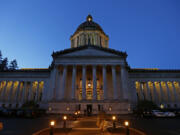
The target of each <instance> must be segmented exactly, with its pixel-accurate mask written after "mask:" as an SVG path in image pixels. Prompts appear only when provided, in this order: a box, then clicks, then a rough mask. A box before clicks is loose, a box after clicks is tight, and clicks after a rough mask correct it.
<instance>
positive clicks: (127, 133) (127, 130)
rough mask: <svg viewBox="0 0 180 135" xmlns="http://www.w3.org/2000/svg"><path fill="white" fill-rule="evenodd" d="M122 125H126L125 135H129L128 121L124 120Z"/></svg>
mask: <svg viewBox="0 0 180 135" xmlns="http://www.w3.org/2000/svg"><path fill="white" fill-rule="evenodd" d="M124 125H125V127H126V135H129V122H128V121H125V122H124Z"/></svg>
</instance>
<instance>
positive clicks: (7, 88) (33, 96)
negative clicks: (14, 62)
mask: <svg viewBox="0 0 180 135" xmlns="http://www.w3.org/2000/svg"><path fill="white" fill-rule="evenodd" d="M43 88H44V82H43V81H0V102H1V103H11V104H12V103H24V102H26V101H36V102H39V101H41V99H42V93H43Z"/></svg>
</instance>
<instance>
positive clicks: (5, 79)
mask: <svg viewBox="0 0 180 135" xmlns="http://www.w3.org/2000/svg"><path fill="white" fill-rule="evenodd" d="M89 33H91V34H90V36H83V34H84V35H86V34H89ZM93 33H94V34H93ZM92 35H96V36H95V37H92ZM78 36H80V39H79V41H75V40H77V37H78ZM98 36H101V38H102V39H101V40H102V41H101V42H100V40H99V39H98V38H97V37H98ZM103 40H104V41H103ZM105 40H106V41H105ZM75 42H76V43H75ZM52 57H53V61H52V64H51V66H50V68H48V69H20V70H15V71H3V72H0V105H1V106H4V107H11V108H18V107H21V105H22V104H24V103H25V102H28V101H35V102H37V103H38V104H39V105H40V107H42V108H46V109H47V111H48V112H49V113H69V114H70V113H74V112H75V111H77V110H80V111H81V112H88V113H93V114H97V113H98V112H99V111H102V110H103V111H106V112H107V113H108V114H127V113H131V112H132V109H133V107H134V106H135V105H136V103H137V102H138V100H144V99H146V100H150V101H153V102H155V103H156V104H157V105H162V104H163V105H164V106H165V107H168V108H180V86H179V85H180V84H179V82H180V70H159V69H132V68H130V67H129V66H128V64H127V61H126V57H127V54H126V53H125V52H120V51H117V50H114V49H110V48H108V36H107V35H106V34H105V33H104V31H103V30H102V29H101V27H100V26H99V25H98V24H97V23H94V22H93V21H92V17H91V16H88V17H87V21H86V22H85V23H83V25H80V26H79V27H78V29H77V30H76V32H75V33H74V34H73V36H71V48H69V49H65V50H62V51H58V52H54V53H53V54H52Z"/></svg>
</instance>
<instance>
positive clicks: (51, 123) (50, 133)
mask: <svg viewBox="0 0 180 135" xmlns="http://www.w3.org/2000/svg"><path fill="white" fill-rule="evenodd" d="M54 126H55V121H54V120H52V121H50V132H49V135H53V128H54Z"/></svg>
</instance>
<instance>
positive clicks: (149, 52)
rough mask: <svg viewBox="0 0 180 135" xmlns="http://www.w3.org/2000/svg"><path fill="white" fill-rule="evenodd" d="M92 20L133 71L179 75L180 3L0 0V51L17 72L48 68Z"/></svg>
mask: <svg viewBox="0 0 180 135" xmlns="http://www.w3.org/2000/svg"><path fill="white" fill-rule="evenodd" d="M88 14H91V15H92V16H93V20H94V21H95V22H97V23H98V24H99V25H100V26H101V27H102V28H103V30H104V32H105V33H106V34H107V35H109V48H113V49H116V50H119V51H126V52H127V54H128V58H127V61H128V64H129V65H130V67H131V68H161V69H180V0H0V50H1V51H2V54H3V56H4V57H8V58H9V61H11V60H13V59H16V60H17V62H18V65H19V68H47V67H48V66H49V65H50V64H51V61H52V57H51V54H52V52H53V51H59V50H62V49H67V48H70V36H71V35H72V34H73V33H74V32H75V30H76V28H77V27H78V26H79V25H80V24H81V23H82V22H84V21H85V20H86V16H87V15H88Z"/></svg>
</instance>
